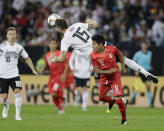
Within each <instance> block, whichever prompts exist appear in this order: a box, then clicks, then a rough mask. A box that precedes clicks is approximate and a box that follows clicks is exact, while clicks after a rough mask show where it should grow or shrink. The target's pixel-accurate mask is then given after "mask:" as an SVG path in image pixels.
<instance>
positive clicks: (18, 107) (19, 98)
mask: <svg viewBox="0 0 164 131" xmlns="http://www.w3.org/2000/svg"><path fill="white" fill-rule="evenodd" d="M21 106H22V95H21V94H15V109H16V114H15V116H17V117H20V110H21Z"/></svg>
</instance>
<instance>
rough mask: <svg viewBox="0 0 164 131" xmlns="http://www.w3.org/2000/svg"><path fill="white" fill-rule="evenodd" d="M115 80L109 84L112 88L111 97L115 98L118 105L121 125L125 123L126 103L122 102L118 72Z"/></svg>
mask: <svg viewBox="0 0 164 131" xmlns="http://www.w3.org/2000/svg"><path fill="white" fill-rule="evenodd" d="M115 78H116V79H115V81H113V83H112V84H111V87H112V90H113V97H114V99H115V102H116V104H117V105H118V108H119V110H120V113H121V116H122V120H121V125H126V124H127V120H126V104H125V103H124V100H123V99H122V96H123V92H122V86H121V78H120V74H116V77H115Z"/></svg>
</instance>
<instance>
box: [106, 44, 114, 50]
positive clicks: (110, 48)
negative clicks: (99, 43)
mask: <svg viewBox="0 0 164 131" xmlns="http://www.w3.org/2000/svg"><path fill="white" fill-rule="evenodd" d="M116 48H117V47H115V46H113V45H108V46H105V49H107V50H112V49H116Z"/></svg>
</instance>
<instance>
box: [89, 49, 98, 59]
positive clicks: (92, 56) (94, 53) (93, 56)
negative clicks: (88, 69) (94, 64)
mask: <svg viewBox="0 0 164 131" xmlns="http://www.w3.org/2000/svg"><path fill="white" fill-rule="evenodd" d="M96 54H97V53H96V52H95V51H92V52H91V54H90V57H91V58H92V59H93V58H95V55H96Z"/></svg>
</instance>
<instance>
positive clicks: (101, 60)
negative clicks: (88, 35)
mask: <svg viewBox="0 0 164 131" xmlns="http://www.w3.org/2000/svg"><path fill="white" fill-rule="evenodd" d="M119 54H120V51H119V50H118V49H117V48H116V47H115V46H105V52H104V53H98V52H95V51H93V52H92V53H91V55H90V56H91V62H92V65H93V67H96V66H97V67H98V68H99V69H101V70H109V69H111V68H116V69H118V70H117V71H116V72H115V73H118V72H119V68H118V66H117V62H116V57H115V56H116V55H119ZM115 73H113V74H111V75H110V74H102V75H100V78H104V79H109V76H110V78H111V77H112V75H114V74H115Z"/></svg>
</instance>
